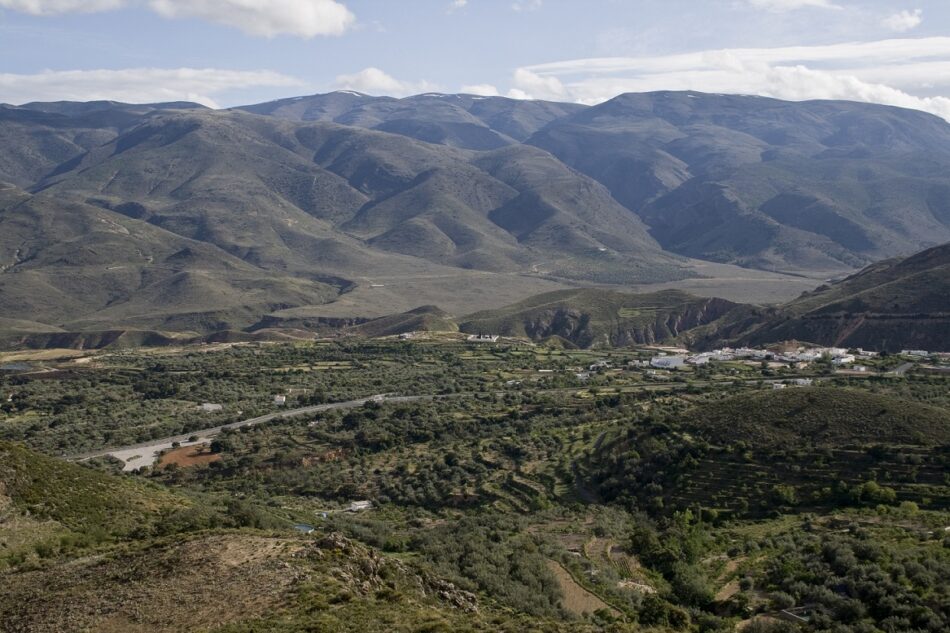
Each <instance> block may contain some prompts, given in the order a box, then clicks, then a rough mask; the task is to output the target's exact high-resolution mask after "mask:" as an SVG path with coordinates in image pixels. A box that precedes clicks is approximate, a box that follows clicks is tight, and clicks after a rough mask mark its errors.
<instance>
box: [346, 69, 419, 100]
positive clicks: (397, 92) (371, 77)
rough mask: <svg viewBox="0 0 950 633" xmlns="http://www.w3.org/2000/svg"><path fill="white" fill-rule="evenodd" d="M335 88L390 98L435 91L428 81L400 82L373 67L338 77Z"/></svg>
mask: <svg viewBox="0 0 950 633" xmlns="http://www.w3.org/2000/svg"><path fill="white" fill-rule="evenodd" d="M335 86H336V87H337V88H338V89H341V90H355V91H356V92H362V93H365V94H371V95H387V96H391V97H406V96H409V95H414V94H419V93H421V92H433V91H435V90H436V89H437V86H436V85H435V84H431V83H429V82H428V81H416V82H413V81H402V80H400V79H396V78H395V77H393V76H391V75H387V74H386V73H385V72H383V71H382V70H380V69H379V68H375V67H370V68H364V69H363V70H361V71H359V72H358V73H354V74H352V75H340V76H338V77H337V78H336V82H335Z"/></svg>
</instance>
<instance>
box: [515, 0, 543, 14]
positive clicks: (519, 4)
mask: <svg viewBox="0 0 950 633" xmlns="http://www.w3.org/2000/svg"><path fill="white" fill-rule="evenodd" d="M542 4H543V0H515V1H514V2H513V3H511V9H512V11H517V12H519V13H521V12H524V11H537V10H538V9H540V8H541V5H542Z"/></svg>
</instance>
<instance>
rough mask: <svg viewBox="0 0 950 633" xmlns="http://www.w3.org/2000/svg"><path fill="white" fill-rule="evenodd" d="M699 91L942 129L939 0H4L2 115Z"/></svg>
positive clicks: (947, 105)
mask: <svg viewBox="0 0 950 633" xmlns="http://www.w3.org/2000/svg"><path fill="white" fill-rule="evenodd" d="M339 89H346V90H356V91H359V92H364V93H367V94H374V95H391V96H397V97H401V96H407V95H410V94H417V93H422V92H446V93H455V92H468V93H475V94H485V95H489V94H490V95H494V94H498V95H504V96H509V97H513V98H519V99H549V100H557V101H575V102H580V103H588V104H593V103H599V102H602V101H605V100H607V99H610V98H612V97H614V96H616V95H617V94H620V93H623V92H642V91H651V90H698V91H703V92H717V93H740V94H758V95H764V96H771V97H777V98H781V99H791V100H804V99H851V100H856V101H866V102H874V103H885V104H889V105H898V106H903V107H909V108H916V109H920V110H925V111H927V112H931V113H933V114H937V115H939V116H942V117H944V118H946V119H948V120H950V0H910V1H909V2H903V1H901V0H898V1H896V2H895V1H893V0H0V103H12V104H21V103H25V102H28V101H52V100H63V99H66V100H77V101H89V100H95V99H113V100H117V101H126V102H133V103H147V102H157V101H181V100H188V101H196V102H199V103H202V104H204V105H207V106H210V107H230V106H235V105H243V104H250V103H259V102H263V101H268V100H271V99H275V98H280V97H288V96H296V95H304V94H313V93H322V92H329V91H332V90H339Z"/></svg>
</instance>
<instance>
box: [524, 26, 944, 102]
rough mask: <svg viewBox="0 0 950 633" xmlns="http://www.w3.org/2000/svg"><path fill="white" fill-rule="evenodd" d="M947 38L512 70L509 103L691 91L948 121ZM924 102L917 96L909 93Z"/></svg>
mask: <svg viewBox="0 0 950 633" xmlns="http://www.w3.org/2000/svg"><path fill="white" fill-rule="evenodd" d="M948 71H950V37H931V38H918V39H891V40H881V41H875V42H856V43H844V44H833V45H826V46H795V47H784V48H751V49H722V50H710V51H698V52H694V53H683V54H677V55H662V56H655V57H606V58H594V59H577V60H567V61H562V62H555V63H551V64H539V65H535V66H528V67H524V68H519V69H517V70H516V71H515V73H514V77H513V79H512V87H511V90H510V91H509V96H512V97H515V98H535V99H559V100H570V101H577V102H581V103H598V102H601V101H605V100H607V99H610V98H612V97H614V96H616V95H617V94H620V93H623V92H647V91H653V90H698V91H703V92H716V93H719V92H722V93H741V94H757V95H763V96H769V97H776V98H780V99H791V100H805V99H849V100H855V101H865V102H873V103H882V104H888V105H896V106H902V107H907V108H915V109H918V110H924V111H927V112H931V113H934V114H937V115H939V116H942V117H944V118H946V119H948V120H950V98H948V97H947V96H943V95H950V72H948ZM922 90H923V91H924V92H926V93H927V94H929V95H931V96H920V95H916V94H914V93H915V92H921V91H922Z"/></svg>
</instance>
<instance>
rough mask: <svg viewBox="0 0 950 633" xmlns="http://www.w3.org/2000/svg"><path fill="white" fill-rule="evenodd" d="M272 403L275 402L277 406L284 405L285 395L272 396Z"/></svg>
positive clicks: (285, 401) (285, 402)
mask: <svg viewBox="0 0 950 633" xmlns="http://www.w3.org/2000/svg"><path fill="white" fill-rule="evenodd" d="M274 404H276V405H277V406H278V407H282V406H284V405H285V404H287V396H284V395H278V396H274Z"/></svg>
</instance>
